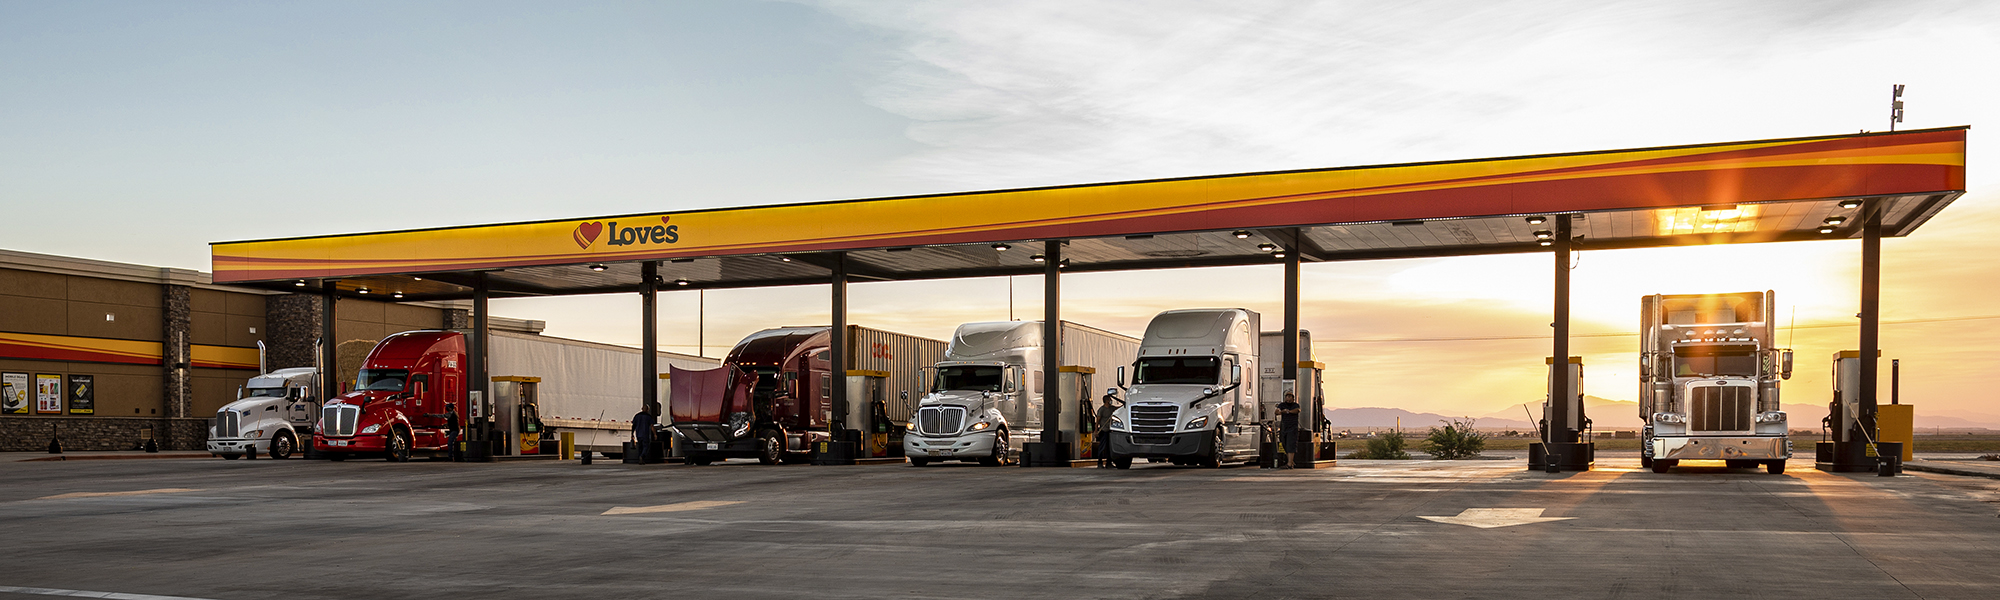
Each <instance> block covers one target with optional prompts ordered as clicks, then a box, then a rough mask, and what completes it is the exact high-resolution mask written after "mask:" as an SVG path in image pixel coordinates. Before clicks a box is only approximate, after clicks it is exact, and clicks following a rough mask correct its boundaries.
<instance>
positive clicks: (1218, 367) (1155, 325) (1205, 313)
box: [1109, 308, 1283, 469]
mask: <svg viewBox="0 0 2000 600" xmlns="http://www.w3.org/2000/svg"><path fill="white" fill-rule="evenodd" d="M1259 326H1260V317H1259V316H1258V314H1257V313H1256V312H1253V311H1250V310H1245V309H1241V308H1221V309H1186V310H1170V311H1166V312H1162V313H1160V314H1159V315H1157V316H1154V317H1153V321H1152V322H1151V323H1149V324H1147V325H1146V336H1145V338H1144V339H1143V340H1142V341H1141V342H1140V344H1139V356H1138V359H1137V360H1136V361H1135V362H1134V364H1133V373H1132V381H1131V385H1130V386H1129V387H1128V386H1126V384H1125V376H1124V372H1123V369H1122V368H1121V369H1120V370H1119V374H1118V385H1119V386H1120V387H1121V388H1123V392H1124V396H1125V404H1124V405H1123V406H1120V407H1118V408H1117V409H1116V411H1115V412H1114V413H1113V415H1112V421H1111V428H1110V432H1109V434H1110V457H1109V458H1110V459H1111V463H1112V466H1115V467H1117V468H1120V469H1126V468H1131V466H1132V460H1133V459H1135V458H1147V459H1164V460H1166V461H1168V462H1171V463H1174V464H1178V465H1199V466H1207V467H1215V466H1220V465H1221V464H1222V463H1223V462H1226V461H1235V460H1246V459H1247V460H1254V459H1255V458H1256V456H1257V453H1258V450H1259V448H1258V446H1259V443H1260V442H1261V441H1262V439H1263V437H1262V432H1263V426H1262V423H1261V422H1260V418H1261V417H1262V414H1260V413H1261V412H1264V411H1266V410H1268V409H1264V408H1261V407H1260V406H1259V405H1260V404H1263V402H1262V399H1263V398H1264V396H1262V395H1260V394H1263V393H1265V390H1264V388H1265V387H1266V386H1264V385H1260V382H1259V381H1258V380H1259V379H1261V377H1259V373H1260V371H1259V366H1260V364H1261V361H1260V359H1259V354H1260V345H1261V338H1262V335H1261V331H1260V329H1259ZM1278 347H1279V348H1283V346H1282V345H1280V346H1278ZM1278 360H1282V359H1278ZM1270 393H1273V394H1277V395H1278V397H1279V398H1280V399H1281V398H1282V392H1281V391H1277V390H1272V391H1271V392H1270ZM1278 401H1279V400H1278V399H1273V400H1271V401H1270V403H1271V404H1276V403H1277V402H1278Z"/></svg>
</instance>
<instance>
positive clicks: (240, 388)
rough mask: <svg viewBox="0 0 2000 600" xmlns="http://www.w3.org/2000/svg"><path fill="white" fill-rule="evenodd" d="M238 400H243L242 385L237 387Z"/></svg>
mask: <svg viewBox="0 0 2000 600" xmlns="http://www.w3.org/2000/svg"><path fill="white" fill-rule="evenodd" d="M236 399H237V400H242V399H243V386H240V385H239V386H236Z"/></svg>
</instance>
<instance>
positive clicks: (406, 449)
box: [383, 429, 410, 462]
mask: <svg viewBox="0 0 2000 600" xmlns="http://www.w3.org/2000/svg"><path fill="white" fill-rule="evenodd" d="M385 441H386V442H387V446H386V447H384V448H383V454H387V455H389V456H388V459H389V462H410V437H409V436H408V435H405V434H404V433H403V430H401V429H392V430H390V431H389V439H387V440H385Z"/></svg>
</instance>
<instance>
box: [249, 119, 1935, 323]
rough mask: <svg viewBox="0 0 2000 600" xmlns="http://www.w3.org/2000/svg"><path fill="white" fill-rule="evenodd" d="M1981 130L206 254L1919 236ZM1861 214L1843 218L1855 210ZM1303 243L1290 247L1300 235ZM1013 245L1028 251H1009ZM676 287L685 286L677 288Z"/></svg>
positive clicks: (1096, 254) (1454, 247) (341, 277)
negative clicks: (1561, 232)
mask: <svg viewBox="0 0 2000 600" xmlns="http://www.w3.org/2000/svg"><path fill="white" fill-rule="evenodd" d="M1965 137H1966V128H1964V127H1954V128H1944V129H1929V130H1916V131H1905V132H1894V133H1864V134H1850V135H1837V136H1825V137H1810V138H1793V139H1779V140H1762V141H1749V142H1730V143H1719V144H1701V145H1692V146H1673V147H1662V148H1644V149H1634V150H1611V151H1601V152H1581V153H1572V154H1552V155H1540V156H1523V157H1511V158H1493V159H1480V160H1462V161H1449V162H1432V163H1416V164H1400V165H1385V166H1368V167H1348V168H1335V169H1311V170H1301V171H1282V172H1270V173H1248V174H1240V175H1217V176H1205V177H1188V178H1180V179H1162V180H1150V181H1132V182H1120V183H1103V184H1088V185H1074V186H1060V187H1047V188H1033V189H1018V190H1002V191H990V192H968V193H956V194H942V195H929V196H907V197H894V198H878V199H863V200H846V201H835V202H818V203H807V204H786V205H773V206H753V207H744V208H724V209H709V210H692V211H679V212H666V213H649V214H633V215H618V216H607V217H593V218H586V219H563V220H554V221H539V222H529V223H504V224H495V225H474V226H464V227H446V228H436V229H415V230H403V231H387V232H377V233H357V234H346V235H328V236H316V237H302V238H287V239H272V240H255V241H237V242H217V243H214V244H212V252H213V270H214V273H215V281H216V282H217V283H225V282H227V283H235V284H240V285H250V286H259V287H266V288H270V289H278V290H288V291H289V290H297V288H300V287H306V286H308V285H310V286H311V287H312V288H314V289H315V291H317V289H318V288H320V285H319V280H322V279H330V280H337V281H336V282H334V283H335V286H334V287H335V288H336V290H337V293H339V294H342V295H356V294H375V295H377V296H376V297H379V295H383V294H401V296H398V297H400V298H404V299H407V300H442V299H454V298H469V297H471V296H472V295H473V283H472V281H471V279H470V277H468V275H469V274H470V273H473V272H484V273H486V275H485V279H486V283H487V285H488V286H489V290H490V294H491V297H495V298H502V297H523V296H544V295H564V294H593V293H612V292H634V291H638V290H639V289H640V286H641V266H640V265H641V263H644V262H651V261H659V264H658V272H659V276H660V277H661V278H662V280H664V281H670V282H673V283H677V284H679V285H681V286H686V287H684V288H682V289H693V288H732V287H757V286H772V285H797V284H818V283H825V282H826V281H827V278H828V275H829V273H830V271H831V268H830V266H828V264H827V260H826V259H825V256H826V255H825V254H824V253H826V252H829V251H846V252H845V256H846V258H845V263H846V264H845V267H846V270H847V277H848V279H849V280H851V281H887V280H908V279H937V278H952V277H979V276H990V275H1018V274H1034V273H1040V272H1042V271H1043V266H1042V265H1040V264H1038V263H1037V261H1036V260H1034V258H1032V255H1036V254H1037V253H1038V252H1039V249H1030V248H1028V247H1027V246H1026V245H1025V244H1023V242H1027V241H1036V240H1052V239H1055V240H1065V241H1066V244H1067V245H1066V247H1065V248H1064V249H1063V251H1062V255H1063V257H1064V258H1066V259H1068V264H1066V265H1063V270H1064V271H1065V272H1072V273H1074V272H1085V271H1115V270H1129V269H1157V268H1177V267H1202V266H1227V265H1253V264H1278V263H1282V262H1284V261H1283V259H1282V257H1281V256H1274V255H1275V254H1280V253H1282V252H1281V251H1284V250H1287V249H1293V248H1295V249H1296V252H1297V254H1298V259H1300V260H1304V261H1307V262H1316V261H1340V260H1361V259H1382V258H1410V257H1435V256H1459V255H1471V254H1497V253H1518V252H1533V251H1541V250H1545V249H1544V248H1542V247H1541V246H1545V245H1547V244H1544V243H1543V242H1544V241H1546V240H1547V239H1548V238H1549V237H1550V236H1551V235H1552V234H1551V230H1552V229H1553V227H1552V224H1551V223H1549V222H1547V221H1548V217H1549V216H1552V215H1557V214H1569V215H1572V216H1573V219H1574V221H1573V223H1572V228H1573V229H1572V233H1573V235H1574V237H1575V238H1576V240H1575V241H1576V242H1577V243H1578V244H1580V246H1581V247H1583V248H1588V249H1612V248H1644V247H1658V246H1683V245H1707V244H1727V243H1746V242H1778V241H1797V240H1821V239H1840V238H1858V237H1860V236H1861V222H1860V221H1861V220H1860V219H1858V218H1855V217H1856V215H1857V212H1858V209H1859V208H1860V207H1859V202H1853V201H1856V200H1861V199H1876V200H1879V201H1880V203H1881V210H1882V211H1883V213H1882V215H1883V220H1882V225H1883V226H1882V234H1883V235H1886V236H1904V235H1908V234H1910V233H1911V232H1912V231H1914V230H1916V228H1917V227H1918V226H1920V225H1922V224H1923V223H1924V222H1925V221H1927V220H1929V219H1930V218H1931V217H1933V216H1935V215H1936V214H1937V213H1938V211H1940V210H1942V209H1943V208H1944V207H1945V206H1946V205H1948V204H1950V203H1951V201H1952V200H1953V199H1956V198H1957V197H1958V196H1959V195H1960V194H1962V193H1963V191H1964V189H1965V183H1964V182H1965ZM1844 203H1845V204H1848V205H1851V206H1843V204H1844ZM1295 231H1296V235H1297V239H1293V238H1292V236H1293V235H1294V232H1295ZM1013 246H1020V247H1019V248H1018V249H1015V250H1013V251H1002V250H1001V249H1003V248H1009V247H1013ZM669 289H673V288H671V287H670V288H669Z"/></svg>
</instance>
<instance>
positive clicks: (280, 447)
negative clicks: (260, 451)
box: [271, 431, 298, 460]
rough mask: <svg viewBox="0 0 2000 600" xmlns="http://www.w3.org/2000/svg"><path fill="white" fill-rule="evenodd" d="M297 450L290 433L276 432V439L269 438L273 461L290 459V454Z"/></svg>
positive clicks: (296, 443) (295, 442)
mask: <svg viewBox="0 0 2000 600" xmlns="http://www.w3.org/2000/svg"><path fill="white" fill-rule="evenodd" d="M297 448H298V442H297V441H295V440H293V439H292V434H290V433H286V432H282V431H281V432H278V437H274V438H271V458H273V459H278V460H283V459H287V458H291V457H292V452H293V451H294V450H296V449H297Z"/></svg>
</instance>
